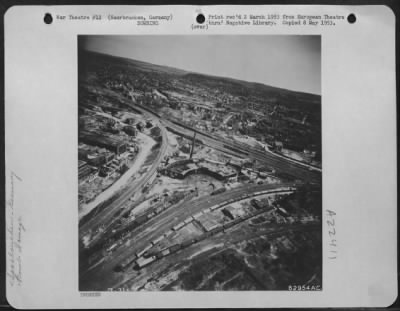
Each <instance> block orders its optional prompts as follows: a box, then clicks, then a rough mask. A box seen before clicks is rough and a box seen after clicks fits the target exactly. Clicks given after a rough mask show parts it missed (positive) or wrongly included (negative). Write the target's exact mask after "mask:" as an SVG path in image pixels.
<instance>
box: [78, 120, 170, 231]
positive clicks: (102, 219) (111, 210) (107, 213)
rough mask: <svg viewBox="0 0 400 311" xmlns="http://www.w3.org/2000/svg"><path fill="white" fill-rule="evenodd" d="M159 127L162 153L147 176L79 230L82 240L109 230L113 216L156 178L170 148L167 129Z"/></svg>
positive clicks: (160, 152) (131, 186)
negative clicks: (101, 228)
mask: <svg viewBox="0 0 400 311" xmlns="http://www.w3.org/2000/svg"><path fill="white" fill-rule="evenodd" d="M159 127H160V130H161V135H162V142H161V147H160V151H159V153H158V155H157V158H156V159H155V160H154V163H153V164H152V165H151V167H150V168H149V169H148V170H147V172H146V174H145V176H143V177H142V178H141V179H140V180H138V181H137V182H136V181H135V182H134V183H133V184H131V185H128V186H127V188H126V189H125V190H124V192H123V193H122V194H121V195H120V196H119V197H118V198H117V199H116V200H115V201H113V202H111V203H110V205H109V206H107V207H106V208H104V209H103V210H101V211H99V212H98V213H97V214H96V215H95V217H92V218H91V219H89V220H88V221H87V222H86V223H84V224H83V225H82V226H81V227H80V229H79V236H80V238H82V237H83V236H85V235H86V234H87V233H88V232H89V231H93V230H95V229H97V228H99V227H101V226H102V225H104V227H106V228H107V227H108V225H109V224H110V223H111V222H114V221H115V219H112V216H113V215H114V214H115V213H116V212H117V211H118V210H120V209H121V208H122V207H123V205H124V204H125V203H126V202H127V201H128V200H129V198H130V197H132V196H133V195H134V194H135V193H136V192H137V191H140V190H141V188H142V187H144V185H145V184H146V183H147V182H148V181H149V180H150V178H152V177H153V176H154V174H156V173H157V168H158V166H159V165H160V163H161V161H162V159H163V157H164V155H165V152H166V151H167V146H168V137H167V133H166V129H165V128H164V127H163V126H162V125H161V124H160V125H159Z"/></svg>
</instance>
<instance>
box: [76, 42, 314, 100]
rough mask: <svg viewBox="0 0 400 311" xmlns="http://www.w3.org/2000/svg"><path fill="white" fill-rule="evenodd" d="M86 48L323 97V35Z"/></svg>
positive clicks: (86, 45)
mask: <svg viewBox="0 0 400 311" xmlns="http://www.w3.org/2000/svg"><path fill="white" fill-rule="evenodd" d="M81 42H83V43H82V45H83V46H82V47H83V48H84V49H87V50H91V51H96V52H100V53H105V54H111V55H115V56H121V57H126V58H131V59H136V60H140V61H145V62H149V63H153V64H157V65H165V66H170V67H175V68H179V69H184V70H187V71H193V72H198V73H204V74H209V75H215V76H222V77H230V78H235V79H240V80H245V81H249V82H259V83H263V84H267V85H271V86H276V87H281V88H285V89H289V90H294V91H300V92H306V93H313V94H319V95H320V94H321V37H320V36H310V35H192V36H188V35H173V36H170V35H163V36H159V35H125V36H115V35H108V36H101V35H96V36H85V38H84V40H82V41H81Z"/></svg>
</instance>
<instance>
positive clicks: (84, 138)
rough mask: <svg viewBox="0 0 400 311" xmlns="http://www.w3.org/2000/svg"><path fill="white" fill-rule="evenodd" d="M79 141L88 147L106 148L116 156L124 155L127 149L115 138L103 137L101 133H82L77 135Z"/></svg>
mask: <svg viewBox="0 0 400 311" xmlns="http://www.w3.org/2000/svg"><path fill="white" fill-rule="evenodd" d="M79 140H80V141H81V142H84V143H85V144H88V145H93V146H98V147H102V148H106V149H108V150H110V151H112V152H114V153H116V154H118V155H119V154H121V153H124V152H125V151H126V149H127V146H126V143H125V142H124V141H123V140H122V139H120V138H116V137H112V136H104V135H103V134H102V133H97V132H86V131H83V132H81V133H80V134H79Z"/></svg>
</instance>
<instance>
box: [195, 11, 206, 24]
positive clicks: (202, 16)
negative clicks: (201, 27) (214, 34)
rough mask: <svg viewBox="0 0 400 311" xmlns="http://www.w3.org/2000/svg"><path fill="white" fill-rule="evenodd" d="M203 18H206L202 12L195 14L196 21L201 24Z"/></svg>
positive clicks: (203, 20)
mask: <svg viewBox="0 0 400 311" xmlns="http://www.w3.org/2000/svg"><path fill="white" fill-rule="evenodd" d="M205 20H206V18H205V17H204V15H203V14H201V13H200V14H199V15H197V17H196V21H197V22H198V23H199V24H203V23H204V22H205Z"/></svg>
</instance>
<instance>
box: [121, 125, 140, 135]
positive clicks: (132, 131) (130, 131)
mask: <svg viewBox="0 0 400 311" xmlns="http://www.w3.org/2000/svg"><path fill="white" fill-rule="evenodd" d="M123 130H124V132H125V133H126V134H128V135H130V136H133V137H136V136H137V129H136V127H134V126H130V125H129V126H125V127H124V129H123Z"/></svg>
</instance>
